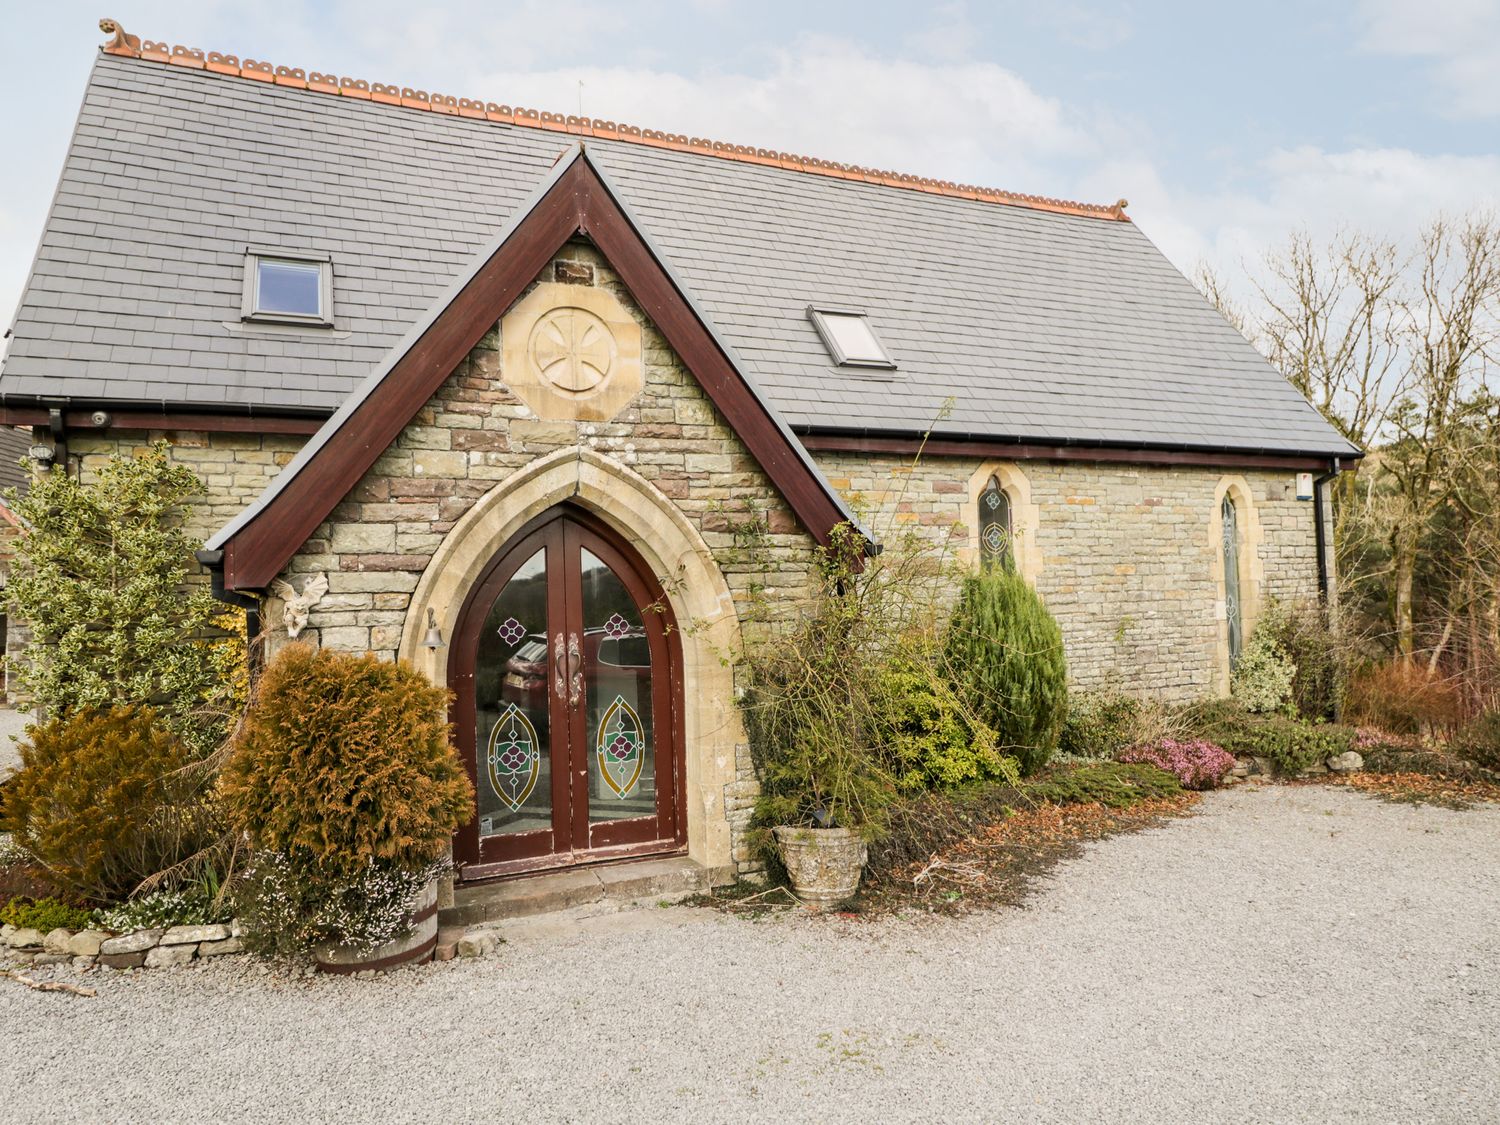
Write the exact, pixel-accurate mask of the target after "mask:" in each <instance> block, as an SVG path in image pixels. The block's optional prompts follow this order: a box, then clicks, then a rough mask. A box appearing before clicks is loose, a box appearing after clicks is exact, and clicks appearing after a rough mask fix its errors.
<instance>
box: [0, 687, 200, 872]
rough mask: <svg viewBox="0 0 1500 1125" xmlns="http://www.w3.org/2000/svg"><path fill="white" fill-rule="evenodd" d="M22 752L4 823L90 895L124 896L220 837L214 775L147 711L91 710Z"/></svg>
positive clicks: (54, 725) (50, 727) (39, 858)
mask: <svg viewBox="0 0 1500 1125" xmlns="http://www.w3.org/2000/svg"><path fill="white" fill-rule="evenodd" d="M20 749H21V768H20V769H19V770H18V771H17V772H16V774H15V776H14V777H13V778H12V780H11V782H10V783H9V784H8V785H7V786H6V791H5V808H4V822H5V826H6V827H7V828H8V829H9V830H10V832H11V833H12V834H13V835H14V837H15V841H16V843H17V844H18V845H19V846H20V847H22V848H24V849H25V850H26V851H27V852H29V853H30V854H31V856H32V857H34V859H35V861H36V862H37V863H39V864H40V865H41V866H42V867H43V868H44V869H45V870H46V871H47V872H48V874H49V876H50V877H51V878H53V879H54V880H56V881H57V882H58V883H59V884H61V885H63V886H65V887H68V888H69V889H71V890H73V891H75V892H77V893H78V894H80V895H83V896H85V897H86V898H89V899H93V900H96V901H104V902H112V901H116V900H118V899H121V898H123V897H125V896H126V895H128V894H129V893H130V892H131V891H133V890H135V889H136V887H138V886H139V885H140V884H141V883H142V882H143V881H145V880H147V879H150V878H152V877H154V876H158V875H160V874H161V873H163V872H165V871H169V870H172V869H178V868H183V867H185V866H191V864H192V862H193V860H194V858H195V857H197V856H201V855H203V854H204V853H205V851H206V850H208V849H210V848H212V847H213V846H214V844H215V843H216V842H217V841H218V840H219V839H220V838H221V836H222V822H221V820H220V818H219V815H218V810H217V808H216V806H215V803H214V801H213V800H212V795H211V786H212V780H211V775H210V774H209V772H208V771H207V770H206V769H204V768H203V766H202V763H201V762H200V761H198V760H197V759H196V758H195V756H194V754H193V752H192V750H191V748H190V747H188V746H187V745H186V744H185V743H184V742H183V741H182V740H181V739H179V738H178V737H177V736H176V735H175V734H173V733H172V732H171V731H170V730H169V729H168V728H167V727H166V726H165V725H164V724H163V723H162V722H161V721H160V719H159V717H158V715H157V714H156V712H155V711H153V710H152V709H151V708H149V707H115V708H110V709H108V710H100V709H95V708H83V709H81V710H77V711H74V712H72V713H71V714H70V715H68V717H66V718H59V719H54V720H52V721H51V722H47V723H43V724H42V725H40V726H34V727H32V728H31V729H30V742H29V744H28V743H22V744H21V748H20Z"/></svg>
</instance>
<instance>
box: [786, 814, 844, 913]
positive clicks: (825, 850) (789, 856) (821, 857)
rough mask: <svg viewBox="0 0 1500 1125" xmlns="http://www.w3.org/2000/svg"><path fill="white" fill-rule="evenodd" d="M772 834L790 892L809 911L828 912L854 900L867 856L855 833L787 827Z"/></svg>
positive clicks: (841, 830) (837, 829)
mask: <svg viewBox="0 0 1500 1125" xmlns="http://www.w3.org/2000/svg"><path fill="white" fill-rule="evenodd" d="M773 831H774V832H775V835H776V846H777V849H778V850H779V851H780V852H781V862H782V863H784V864H786V870H787V874H788V875H790V876H791V877H792V890H793V891H794V892H796V895H797V897H798V898H800V899H801V900H802V901H803V902H805V903H806V904H807V906H808V908H809V909H812V910H828V909H830V908H832V907H835V906H838V905H839V904H840V903H842V902H847V901H848V900H849V899H851V898H853V897H854V892H855V891H857V890H858V889H859V877H860V875H861V873H863V871H864V869H865V859H866V858H867V856H868V851H867V849H866V848H865V842H864V841H863V840H861V839H860V838H859V833H858V832H855V831H854V830H853V829H851V828H794V827H791V826H790V825H782V826H781V827H779V828H776V829H774V830H773Z"/></svg>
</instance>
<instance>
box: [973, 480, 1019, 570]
mask: <svg viewBox="0 0 1500 1125" xmlns="http://www.w3.org/2000/svg"><path fill="white" fill-rule="evenodd" d="M1013 538H1014V536H1013V533H1012V530H1011V522H1010V495H1009V494H1008V493H1007V492H1006V491H1005V489H1003V488H1001V487H1000V481H999V478H997V477H990V480H989V483H988V484H987V485H985V486H984V491H983V492H981V493H980V494H979V559H980V562H981V563H982V564H983V565H984V566H1003V567H1005V569H1007V570H1010V569H1012V568H1013V567H1014V566H1015V564H1016V560H1015V547H1014V543H1013Z"/></svg>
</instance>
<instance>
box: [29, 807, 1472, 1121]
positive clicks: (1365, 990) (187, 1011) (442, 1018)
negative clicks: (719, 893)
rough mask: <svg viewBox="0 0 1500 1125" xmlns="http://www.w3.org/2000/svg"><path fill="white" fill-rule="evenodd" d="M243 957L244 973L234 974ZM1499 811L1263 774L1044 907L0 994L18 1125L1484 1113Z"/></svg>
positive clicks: (533, 937)
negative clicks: (343, 973)
mask: <svg viewBox="0 0 1500 1125" xmlns="http://www.w3.org/2000/svg"><path fill="white" fill-rule="evenodd" d="M235 962H237V963H235ZM1497 972H1500V809H1497V808H1493V807H1489V808H1484V809H1480V810H1475V811H1470V812H1463V813H1456V812H1450V811H1447V810H1442V809H1432V808H1412V807H1408V806H1396V805H1387V804H1382V803H1379V802H1377V801H1375V800H1373V799H1370V798H1368V797H1364V796H1360V795H1357V794H1355V793H1352V792H1348V791H1343V790H1334V789H1325V788H1283V787H1273V788H1267V789H1249V788H1243V789H1238V790H1235V791H1231V792H1228V793H1224V794H1219V795H1214V796H1212V797H1209V798H1208V799H1207V800H1206V801H1205V802H1204V805H1203V811H1202V813H1201V814H1200V815H1197V816H1195V817H1192V818H1191V819H1187V820H1183V821H1178V822H1174V823H1171V824H1169V825H1167V826H1165V827H1163V828H1160V829H1156V830H1153V831H1149V832H1145V833H1141V834H1137V835H1132V836H1122V837H1117V838H1115V839H1112V840H1107V841H1104V842H1101V843H1098V844H1095V845H1091V846H1090V847H1089V849H1088V851H1087V854H1086V855H1084V856H1083V857H1082V858H1080V859H1078V860H1075V861H1072V862H1070V863H1068V864H1066V865H1064V866H1063V867H1062V868H1061V869H1060V870H1059V871H1058V873H1057V875H1056V877H1055V878H1054V879H1053V880H1052V881H1051V883H1050V884H1049V885H1048V887H1047V889H1046V890H1045V891H1044V892H1042V893H1041V894H1039V895H1038V896H1037V897H1036V898H1035V899H1033V900H1032V902H1031V905H1030V906H1029V908H1027V909H1022V910H1006V911H1001V912H998V913H994V914H987V915H984V916H979V917H972V918H968V919H964V920H961V921H941V920H925V921H886V922H880V923H876V924H863V923H856V922H847V921H826V920H825V921H819V920H811V919H807V918H788V917H781V918H776V919H771V920H765V921H758V922H757V921H749V920H745V919H738V918H726V917H723V916H721V915H718V914H715V913H713V912H709V911H702V910H690V909H687V908H673V909H649V910H642V911H635V912H632V913H629V914H622V915H614V916H610V917H607V918H602V919H592V920H588V921H579V920H576V919H573V920H564V921H562V922H558V921H551V922H544V923H541V924H536V923H533V924H529V925H526V926H518V927H514V928H513V929H512V930H511V931H510V938H509V941H508V943H507V944H506V945H504V946H502V947H501V949H500V952H499V953H498V954H497V955H496V956H495V957H494V958H492V959H489V960H486V961H481V962H472V961H467V962H466V961H460V962H453V963H450V964H447V965H438V966H429V967H427V968H425V969H420V970H408V971H404V972H401V973H397V974H393V975H391V976H388V977H385V978H381V979H376V980H370V981H355V980H334V979H322V978H318V979H311V980H303V979H295V978H290V977H287V976H285V975H282V974H278V973H272V972H269V971H268V970H266V969H264V968H261V967H257V966H255V965H253V964H251V963H249V962H247V961H246V960H245V959H243V958H232V959H230V962H220V963H215V964H209V965H205V966H201V967H190V968H185V969H178V970H157V971H153V972H149V973H139V974H132V975H129V976H126V975H118V976H102V977H100V976H98V975H97V974H95V975H94V976H93V977H92V978H91V983H93V982H97V985H98V988H99V995H98V997H97V998H95V999H92V1000H88V999H82V998H77V997H71V996H66V995H57V994H41V993H33V992H28V991H25V990H24V989H22V988H21V986H19V985H16V984H14V983H12V982H4V981H0V1043H3V1044H4V1046H3V1048H0V1090H4V1091H5V1093H4V1095H3V1099H0V1100H3V1106H4V1108H3V1115H4V1117H5V1119H6V1120H7V1121H14V1122H23V1121H26V1122H30V1121H54V1120H55V1121H67V1122H76V1121H84V1120H109V1121H161V1120H171V1121H174V1122H187V1121H215V1122H218V1121H224V1120H232V1121H241V1122H254V1121H297V1122H307V1121H340V1122H355V1121H358V1122H365V1121H387V1120H389V1121H409V1120H424V1121H470V1120H479V1119H488V1120H492V1121H496V1122H510V1121H522V1120H526V1121H531V1120H546V1121H553V1120H568V1121H598V1120H608V1121H623V1120H648V1119H649V1120H653V1121H655V1120H664V1121H686V1120H693V1121H723V1120H778V1119H781V1120H798V1121H802V1120H820V1119H821V1120H829V1119H855V1120H901V1121H906V1120H918V1121H947V1120H987V1121H997V1120H1006V1121H1010V1120H1014V1121H1027V1122H1030V1121H1062V1122H1090V1121H1134V1122H1165V1121H1183V1122H1195V1123H1196V1122H1219V1121H1255V1122H1279V1121H1316V1122H1328V1121H1361V1122H1371V1121H1382V1122H1419V1121H1494V1120H1496V1119H1497V1117H1500V1055H1497V1041H1500V979H1497Z"/></svg>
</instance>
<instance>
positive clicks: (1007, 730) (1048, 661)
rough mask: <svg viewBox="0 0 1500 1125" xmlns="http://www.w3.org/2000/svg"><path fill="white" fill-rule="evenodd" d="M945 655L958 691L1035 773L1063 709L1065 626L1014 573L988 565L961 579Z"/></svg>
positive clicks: (1054, 738)
mask: <svg viewBox="0 0 1500 1125" xmlns="http://www.w3.org/2000/svg"><path fill="white" fill-rule="evenodd" d="M945 657H946V663H947V666H948V669H949V672H950V674H951V675H952V676H953V677H954V683H955V685H956V686H957V688H958V690H959V692H960V693H961V694H964V695H965V696H966V697H967V698H968V700H969V702H970V704H971V705H972V706H973V707H974V709H975V711H976V712H978V714H979V717H980V718H981V719H983V720H984V722H985V723H986V724H987V725H988V726H990V727H991V728H992V729H993V730H994V731H995V733H996V734H997V735H998V736H999V738H1000V743H999V746H1000V750H1001V751H1002V752H1003V753H1006V754H1013V755H1014V756H1015V757H1016V759H1017V761H1018V762H1019V763H1020V765H1021V771H1022V772H1023V773H1034V772H1035V771H1036V770H1038V769H1040V768H1041V767H1042V766H1043V765H1045V764H1046V762H1047V759H1048V758H1050V757H1051V756H1052V752H1053V751H1054V750H1055V749H1056V748H1057V740H1058V735H1059V733H1060V732H1061V730H1062V724H1063V716H1064V714H1065V713H1066V710H1067V700H1068V670H1067V664H1066V661H1065V660H1064V657H1063V643H1062V631H1061V630H1060V629H1058V627H1057V621H1056V619H1055V618H1054V617H1053V616H1052V614H1051V613H1050V612H1049V611H1048V609H1047V607H1046V606H1045V605H1043V604H1042V600H1041V598H1040V597H1038V596H1037V593H1036V591H1035V590H1033V589H1032V588H1031V586H1030V585H1029V584H1028V583H1027V582H1026V580H1025V579H1024V578H1022V577H1021V576H1020V575H1018V574H1013V573H1011V572H1009V571H1007V570H1004V569H1003V568H998V567H996V568H991V569H987V570H985V571H984V572H982V573H981V574H978V575H974V576H971V577H969V578H967V579H965V581H964V584H963V588H962V590H961V591H960V593H959V598H958V605H957V607H956V608H955V609H954V611H953V618H952V621H951V622H950V623H949V627H948V635H947V642H946V646H945Z"/></svg>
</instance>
